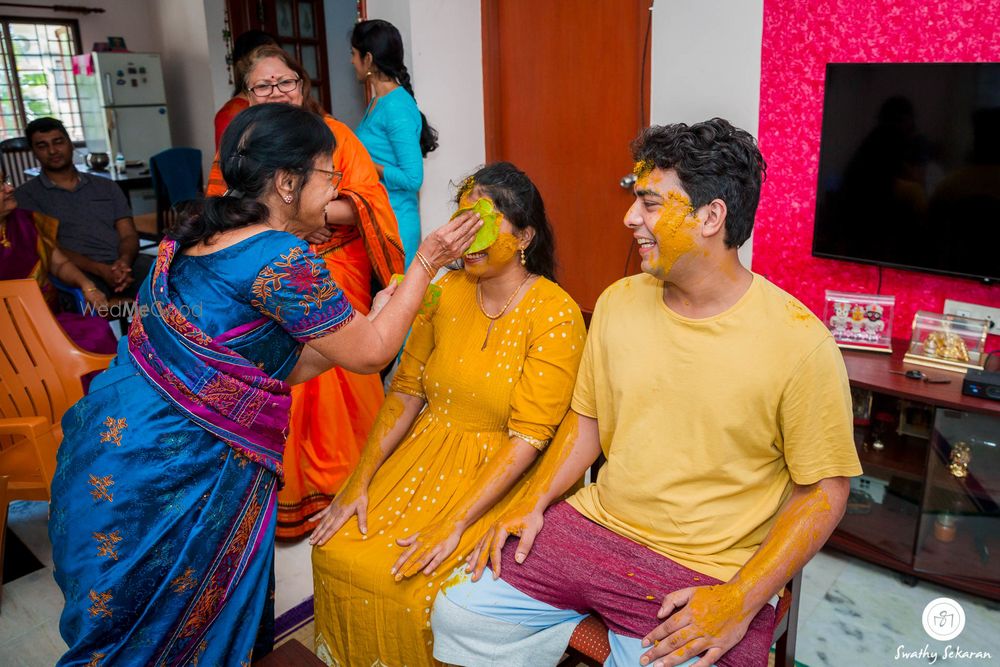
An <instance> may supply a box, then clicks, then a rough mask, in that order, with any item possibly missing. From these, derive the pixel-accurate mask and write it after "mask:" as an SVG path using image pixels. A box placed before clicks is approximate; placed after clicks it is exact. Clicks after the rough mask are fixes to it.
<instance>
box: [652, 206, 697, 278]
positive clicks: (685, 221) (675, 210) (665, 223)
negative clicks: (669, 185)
mask: <svg viewBox="0 0 1000 667" xmlns="http://www.w3.org/2000/svg"><path fill="white" fill-rule="evenodd" d="M697 229H698V218H697V217H696V216H695V215H694V208H693V207H692V206H691V200H690V199H688V198H687V197H685V196H684V195H682V194H680V193H678V192H674V191H671V192H668V193H667V194H666V196H664V198H663V205H662V210H661V212H660V215H659V217H658V218H657V220H656V224H655V225H653V236H654V237H655V238H656V244H657V256H656V258H655V260H654V261H653V264H652V266H651V267H650V268H651V269H652V273H653V274H654V275H657V276H660V277H663V276H666V275H668V274H669V273H670V269H672V268H673V266H674V264H675V263H676V262H677V260H678V259H679V258H680V257H681V256H682V255H684V254H685V253H688V252H690V251H692V250H694V248H695V231H696V230H697Z"/></svg>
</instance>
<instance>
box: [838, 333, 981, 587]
mask: <svg viewBox="0 0 1000 667" xmlns="http://www.w3.org/2000/svg"><path fill="white" fill-rule="evenodd" d="M893 342H894V345H893V350H894V351H893V354H892V355H885V354H876V353H872V352H862V351H855V350H843V355H844V361H845V364H846V366H847V374H848V377H849V378H850V381H851V386H852V387H854V388H858V389H866V390H869V391H871V392H872V394H873V401H872V415H871V416H872V422H871V426H856V427H855V441H856V445H857V447H858V456H859V458H860V459H861V465H862V467H863V468H864V470H865V474H866V475H870V476H872V477H874V478H878V479H880V480H885V481H886V482H887V489H886V492H885V498H884V500H883V502H882V503H873V504H872V508H871V511H870V512H869V513H858V514H846V515H845V516H844V519H843V520H842V521H841V524H840V527H838V529H837V530H836V531H835V532H834V534H833V536H831V538H830V541H829V543H828V544H829V545H830V546H831V547H833V548H836V549H839V550H841V551H844V552H846V553H849V554H851V555H854V556H857V557H859V558H862V559H864V560H867V561H869V562H872V563H876V564H878V565H882V566H884V567H889V568H891V569H893V570H896V571H898V572H901V573H903V574H906V575H911V576H914V577H918V578H920V579H925V580H928V581H933V582H935V583H939V584H943V585H945V586H949V587H952V588H955V589H958V590H962V591H966V592H969V593H973V594H975V595H981V596H984V597H986V598H989V599H992V600H1000V576H997V575H996V573H997V572H998V571H1000V570H998V567H997V559H1000V536H998V537H996V538H994V537H993V534H994V533H997V532H1000V531H997V530H996V528H995V527H996V526H997V525H998V524H1000V515H998V513H997V511H996V507H997V504H996V502H994V501H1000V496H993V494H992V491H993V489H992V488H989V489H986V490H985V491H984V490H983V489H982V487H978V486H976V485H975V484H972V485H970V484H969V480H968V478H967V479H959V478H955V477H952V476H951V475H950V474H945V475H944V476H942V474H941V470H942V466H943V468H944V470H945V471H946V470H947V461H945V460H944V458H943V457H944V456H945V452H947V451H949V449H947V448H949V447H950V445H948V444H947V443H946V442H945V443H943V444H942V441H943V436H942V435H941V434H940V433H937V432H935V430H934V429H933V428H932V429H931V433H930V435H929V437H927V438H922V437H920V436H914V435H898V434H897V432H896V431H895V429H887V428H885V427H884V426H883V427H882V428H881V432H880V433H879V436H880V438H879V439H880V440H881V441H882V442H883V443H884V449H881V450H876V449H873V448H872V447H871V440H872V439H873V437H872V431H871V429H872V428H874V427H875V424H876V419H875V413H876V411H877V410H879V408H880V407H881V408H882V409H883V410H884V409H885V406H886V405H887V404H891V403H892V402H893V401H892V399H893V398H895V399H902V400H905V401H908V402H911V403H917V404H924V405H926V406H930V408H932V409H933V410H934V411H935V417H936V416H937V411H938V410H941V409H945V410H956V411H960V412H968V413H976V414H980V415H987V416H989V417H995V418H997V419H998V420H1000V402H998V401H990V400H986V399H981V398H973V397H971V396H965V395H963V394H962V380H963V379H964V377H965V376H964V373H959V372H953V371H946V370H934V369H921V368H918V367H916V366H912V365H910V364H904V362H903V353H904V351H905V349H906V345H907V341H893ZM910 369H918V370H923V371H925V372H926V373H927V374H928V375H930V376H931V377H933V378H947V379H950V380H951V383H950V384H927V383H925V382H923V381H921V380H915V379H912V378H908V377H906V376H904V375H899V374H895V373H890V371H905V370H910ZM934 423H936V419H935V420H934ZM997 423H1000V422H997ZM998 430H1000V429H998ZM981 435H982V438H983V439H986V440H991V441H993V442H997V441H998V440H1000V432H997V433H992V432H991V433H984V434H981ZM942 447H944V448H946V449H944V450H942ZM990 455H991V456H997V457H1000V449H998V450H997V451H993V452H992V453H991V454H990ZM979 456H981V454H979ZM977 464H978V466H979V469H980V470H981V469H982V467H983V464H982V461H981V460H980V461H976V460H974V461H973V462H971V463H970V467H969V470H970V476H971V473H972V472H973V470H974V468H976V467H977ZM998 465H1000V461H996V462H994V461H991V462H990V465H989V466H988V467H989V468H990V469H991V470H995V469H996V467H997V466H998ZM935 471H937V474H936V475H935ZM992 481H993V482H994V483H995V480H992ZM900 490H902V493H900ZM942 493H944V494H951V495H952V496H955V497H956V498H959V497H960V498H961V502H958V501H956V503H955V507H958V508H960V511H961V512H962V515H961V516H960V518H959V521H960V522H961V523H960V529H959V530H958V531H957V534H956V537H955V539H954V541H953V542H939V541H937V540H936V539H935V538H934V536H933V535H934V521H935V517H936V514H937V513H938V512H940V511H941V510H940V508H939V507H936V506H935V502H934V500H935V499H939V498H940V497H941V494H942ZM976 512H980V513H979V514H977V513H976ZM987 539H988V540H989V544H988V545H987V547H988V548H987V549H986V554H985V555H984V553H983V551H984V547H983V542H984V540H987ZM990 558H992V559H993V564H988V559H990Z"/></svg>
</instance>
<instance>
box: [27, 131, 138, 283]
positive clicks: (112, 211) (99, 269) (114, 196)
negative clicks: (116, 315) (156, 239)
mask: <svg viewBox="0 0 1000 667" xmlns="http://www.w3.org/2000/svg"><path fill="white" fill-rule="evenodd" d="M26 134H27V137H28V143H29V144H31V150H32V152H33V153H34V154H35V158H36V159H37V160H38V162H39V163H40V164H41V165H42V173H41V174H39V175H38V177H37V178H33V179H31V180H30V181H28V182H27V183H25V184H24V185H22V186H21V187H19V188H18V189H17V192H16V193H15V197H16V198H17V203H18V205H19V206H20V207H21V208H26V209H28V210H31V211H38V212H39V213H43V214H45V215H47V216H50V217H52V218H55V219H57V220H58V221H59V231H58V234H57V237H56V240H57V242H58V244H59V247H60V249H61V250H62V251H63V252H64V253H65V254H66V256H68V257H69V259H70V261H72V262H73V263H74V264H76V266H77V267H79V268H80V269H81V270H83V271H84V272H86V273H88V274H90V276H91V278H92V279H93V280H94V283H95V284H96V285H97V287H98V288H100V290H101V291H102V292H104V293H105V294H106V295H107V296H109V297H113V296H119V297H124V298H128V299H131V298H133V297H134V296H135V293H136V290H137V289H138V287H139V285H140V283H141V282H142V279H143V278H144V277H145V276H146V274H147V273H148V272H149V268H150V266H151V265H152V260H153V258H152V257H150V256H148V255H140V254H139V235H138V234H137V233H136V230H135V224H134V223H133V222H132V211H131V209H130V208H129V205H128V200H126V199H125V195H124V193H122V191H121V188H119V187H118V185H117V184H116V183H114V182H113V181H110V180H108V179H106V178H101V177H98V176H89V175H87V174H81V173H80V172H78V171H77V170H76V167H75V166H74V165H73V143H72V142H71V141H70V138H69V134H68V133H67V132H66V128H65V127H64V126H63V124H62V123H61V122H59V121H58V120H56V119H55V118H38V119H36V120H33V121H31V122H30V123H28V127H27V132H26Z"/></svg>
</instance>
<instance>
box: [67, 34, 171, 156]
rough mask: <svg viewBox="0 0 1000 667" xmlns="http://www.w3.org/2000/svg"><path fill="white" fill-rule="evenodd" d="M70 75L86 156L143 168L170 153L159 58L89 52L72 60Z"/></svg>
mask: <svg viewBox="0 0 1000 667" xmlns="http://www.w3.org/2000/svg"><path fill="white" fill-rule="evenodd" d="M73 71H74V73H75V75H76V88H77V95H78V97H79V100H80V112H81V114H82V116H83V133H84V139H85V140H86V142H87V151H88V152H91V153H100V152H103V153H107V154H108V157H109V158H111V161H112V163H114V159H115V156H116V155H117V154H118V153H121V154H122V155H124V156H125V160H126V161H128V162H130V163H133V162H139V161H141V162H142V163H143V164H144V165H145V166H147V167H148V166H149V158H150V157H152V156H153V155H156V154H157V153H159V152H160V151H162V150H165V149H167V148H170V124H169V122H168V116H167V102H166V94H165V92H164V87H163V71H162V69H161V67H160V56H159V54H157V53H106V52H94V53H89V54H85V55H83V56H77V57H76V58H74V67H73Z"/></svg>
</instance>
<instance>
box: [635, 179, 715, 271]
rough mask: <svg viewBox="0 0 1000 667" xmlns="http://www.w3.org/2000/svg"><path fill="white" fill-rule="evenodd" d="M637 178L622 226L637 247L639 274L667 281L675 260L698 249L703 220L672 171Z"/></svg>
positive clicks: (675, 262)
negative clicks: (640, 262)
mask: <svg viewBox="0 0 1000 667" xmlns="http://www.w3.org/2000/svg"><path fill="white" fill-rule="evenodd" d="M637 175H638V180H636V183H635V186H634V191H635V202H633V204H632V206H631V207H630V208H629V210H628V213H626V214H625V220H624V222H625V226H626V227H628V228H629V230H630V231H631V232H632V234H633V236H634V237H635V239H636V242H637V243H638V245H639V256H640V257H641V258H642V270H643V271H644V272H646V273H648V274H650V275H653V276H656V277H657V278H659V279H660V280H667V279H668V276H669V274H670V272H671V271H672V270H673V269H674V268H675V265H676V264H677V262H678V260H680V259H681V258H682V257H684V256H685V255H687V254H689V253H691V252H692V251H694V250H696V249H697V248H698V247H699V242H700V237H701V225H702V220H701V219H700V218H699V217H698V213H697V211H695V209H694V207H693V206H692V205H691V199H690V198H689V197H688V195H687V193H686V192H685V191H684V188H683V186H682V185H681V182H680V179H679V178H678V177H677V172H675V171H674V170H673V169H666V170H664V169H659V168H656V169H651V170H648V171H644V173H641V174H637Z"/></svg>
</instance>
